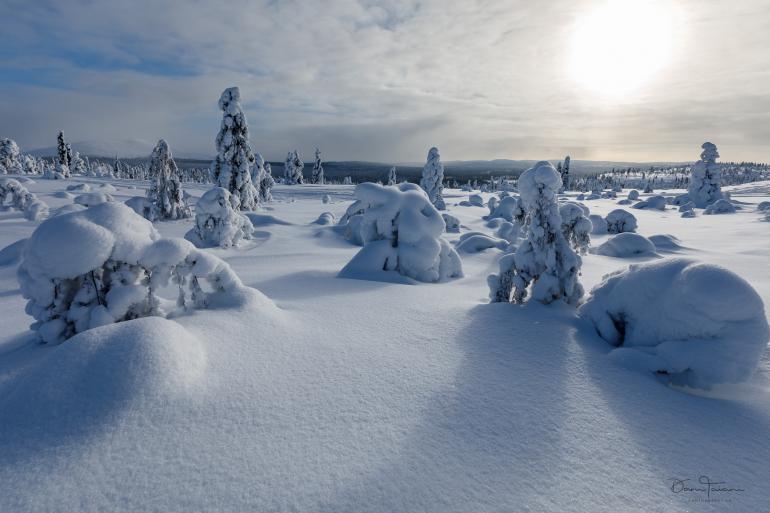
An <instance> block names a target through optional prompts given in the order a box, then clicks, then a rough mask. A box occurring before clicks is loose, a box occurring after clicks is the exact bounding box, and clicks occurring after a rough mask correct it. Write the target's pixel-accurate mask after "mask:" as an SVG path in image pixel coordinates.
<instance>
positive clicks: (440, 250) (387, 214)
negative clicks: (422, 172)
mask: <svg viewBox="0 0 770 513" xmlns="http://www.w3.org/2000/svg"><path fill="white" fill-rule="evenodd" d="M355 197H356V201H355V202H354V203H353V204H352V205H351V206H350V207H349V208H348V210H347V212H346V214H345V216H343V219H341V220H340V224H343V225H344V226H345V236H346V238H348V239H349V240H352V241H354V242H356V243H361V244H363V246H364V247H363V249H361V251H359V252H358V254H356V256H355V257H353V259H352V260H351V261H350V263H348V265H346V266H345V267H344V268H343V269H342V271H340V273H339V276H340V277H342V278H357V279H380V278H381V276H378V275H379V274H381V273H382V272H383V271H395V272H397V273H399V274H401V275H404V276H407V277H409V278H412V279H414V280H417V281H422V282H437V281H444V280H447V279H450V278H458V277H461V276H462V275H463V274H462V262H461V261H460V257H459V256H458V255H457V252H456V251H455V250H454V249H452V248H451V247H450V246H449V244H448V243H447V242H446V241H445V240H444V239H442V238H441V234H442V233H443V232H444V230H445V225H444V220H443V218H442V217H441V215H440V214H439V212H438V210H436V208H435V207H434V206H433V204H432V203H431V202H430V201H429V199H428V196H427V194H426V193H425V192H424V191H422V190H421V189H420V188H419V187H417V186H415V185H413V184H408V183H404V184H399V185H397V186H382V185H377V184H374V183H363V184H359V185H357V186H356V189H355Z"/></svg>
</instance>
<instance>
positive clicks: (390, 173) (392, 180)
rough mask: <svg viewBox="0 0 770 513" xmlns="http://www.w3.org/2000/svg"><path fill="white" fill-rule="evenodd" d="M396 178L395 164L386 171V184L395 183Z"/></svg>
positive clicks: (396, 181)
mask: <svg viewBox="0 0 770 513" xmlns="http://www.w3.org/2000/svg"><path fill="white" fill-rule="evenodd" d="M396 183H398V178H397V177H396V166H393V167H391V168H390V171H388V185H396Z"/></svg>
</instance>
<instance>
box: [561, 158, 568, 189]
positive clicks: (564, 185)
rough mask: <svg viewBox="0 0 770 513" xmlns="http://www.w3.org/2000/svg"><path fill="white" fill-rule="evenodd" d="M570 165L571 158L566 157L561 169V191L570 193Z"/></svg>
mask: <svg viewBox="0 0 770 513" xmlns="http://www.w3.org/2000/svg"><path fill="white" fill-rule="evenodd" d="M569 165H570V156H569V155H567V156H566V157H564V164H563V165H562V166H561V169H560V170H559V172H560V174H561V184H562V185H561V190H563V191H568V190H570V183H569V182H570V179H569Z"/></svg>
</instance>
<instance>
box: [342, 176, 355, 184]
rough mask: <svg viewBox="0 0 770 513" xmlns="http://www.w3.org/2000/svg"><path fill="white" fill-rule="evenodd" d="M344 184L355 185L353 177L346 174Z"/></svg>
mask: <svg viewBox="0 0 770 513" xmlns="http://www.w3.org/2000/svg"><path fill="white" fill-rule="evenodd" d="M342 185H353V177H351V176H346V177H345V178H343V179H342Z"/></svg>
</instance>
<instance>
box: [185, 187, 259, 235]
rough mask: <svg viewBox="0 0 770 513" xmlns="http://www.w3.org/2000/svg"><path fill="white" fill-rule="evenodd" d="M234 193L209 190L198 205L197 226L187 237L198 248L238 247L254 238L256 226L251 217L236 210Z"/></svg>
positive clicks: (222, 189) (217, 189) (216, 188)
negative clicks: (233, 198) (244, 241)
mask: <svg viewBox="0 0 770 513" xmlns="http://www.w3.org/2000/svg"><path fill="white" fill-rule="evenodd" d="M230 196H231V195H230V191H228V190H227V189H225V188H224V187H214V188H213V189H209V190H208V191H206V193H205V194H204V195H203V196H201V197H200V199H199V200H198V203H197V204H196V205H195V227H194V228H193V229H192V230H190V231H189V232H187V234H186V235H185V238H186V239H187V240H189V241H190V242H192V243H193V244H195V245H196V246H198V247H211V246H219V247H221V248H229V247H231V246H236V245H238V243H239V242H240V241H241V240H243V239H250V238H251V236H252V233H253V231H254V226H253V225H252V224H251V221H249V218H248V217H246V216H245V215H243V214H241V213H240V212H238V210H236V209H235V207H234V204H237V201H236V202H233V200H232V199H231V197H230Z"/></svg>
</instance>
